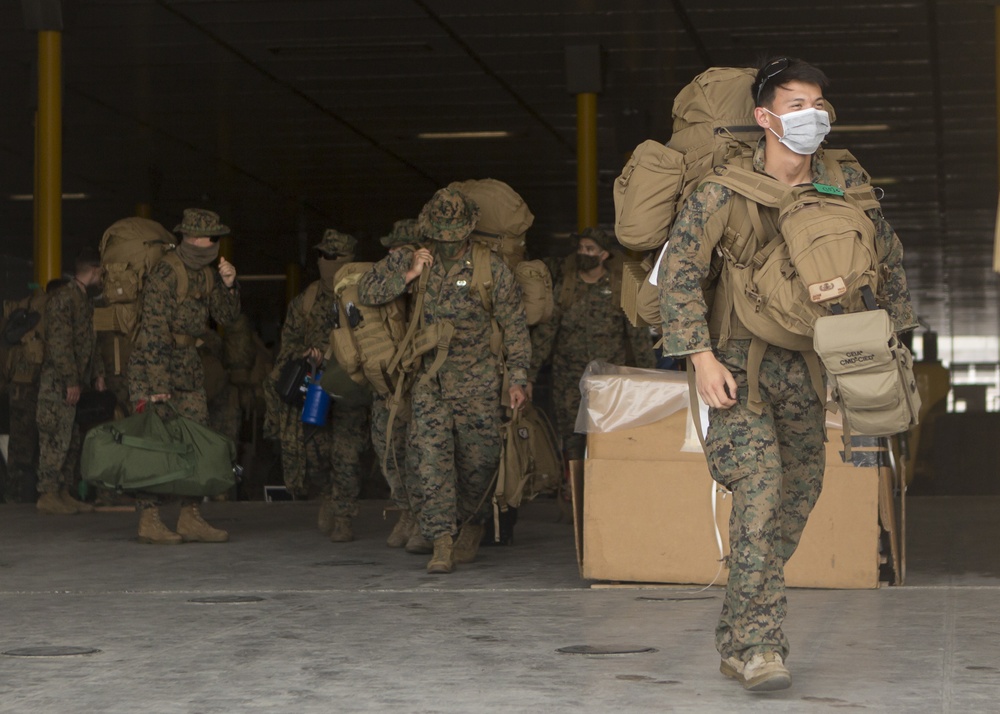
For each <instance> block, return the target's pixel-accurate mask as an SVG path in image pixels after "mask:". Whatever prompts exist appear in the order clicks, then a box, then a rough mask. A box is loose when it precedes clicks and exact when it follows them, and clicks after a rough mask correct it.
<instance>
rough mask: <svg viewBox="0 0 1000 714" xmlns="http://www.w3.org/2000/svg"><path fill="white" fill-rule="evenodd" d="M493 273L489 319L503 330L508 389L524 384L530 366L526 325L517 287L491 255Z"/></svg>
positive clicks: (502, 266) (509, 274)
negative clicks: (491, 312)
mask: <svg viewBox="0 0 1000 714" xmlns="http://www.w3.org/2000/svg"><path fill="white" fill-rule="evenodd" d="M490 262H491V263H492V266H491V267H492V272H493V285H494V287H493V317H494V319H495V320H496V321H497V324H498V325H500V329H501V330H503V342H504V352H505V353H506V362H507V372H508V374H509V375H510V383H511V385H512V386H522V387H523V386H524V385H526V384H527V383H528V368H529V367H530V366H531V339H530V338H529V337H528V323H527V320H526V318H525V316H524V303H523V302H522V301H521V287H520V286H519V285H518V284H517V281H516V280H515V279H514V273H512V272H511V271H510V268H508V267H507V266H506V265H505V264H504V262H503V261H502V260H500V258H498V257H497V256H495V255H493V254H491V255H490Z"/></svg>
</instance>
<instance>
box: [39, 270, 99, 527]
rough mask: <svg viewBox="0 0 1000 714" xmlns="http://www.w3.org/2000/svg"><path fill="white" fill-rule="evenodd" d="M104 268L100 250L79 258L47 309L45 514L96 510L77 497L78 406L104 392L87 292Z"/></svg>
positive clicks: (42, 408) (42, 444)
mask: <svg viewBox="0 0 1000 714" xmlns="http://www.w3.org/2000/svg"><path fill="white" fill-rule="evenodd" d="M102 274H103V270H102V268H101V260H100V257H99V256H98V254H97V252H96V251H93V252H90V253H88V252H86V251H85V252H84V253H81V255H80V256H79V257H78V258H77V260H76V274H75V276H74V278H73V280H72V281H70V283H69V284H67V285H64V286H62V287H61V288H58V289H56V290H55V291H54V292H53V293H52V294H51V295H49V299H48V302H47V304H46V306H45V338H44V342H45V358H44V360H43V361H42V370H41V374H40V376H39V379H38V406H37V409H36V420H37V424H38V502H37V504H36V508H37V509H38V511H39V512H40V513H47V514H62V515H65V514H71V513H83V512H89V511H93V510H94V507H93V506H91V505H90V504H87V503H83V502H81V501H78V500H77V499H75V498H73V496H71V495H70V492H69V490H70V489H71V488H72V487H73V486H74V485H75V484H74V482H75V478H76V466H77V462H78V461H79V458H80V448H81V445H82V443H81V440H80V428H79V426H77V423H76V405H77V402H78V401H79V400H80V394H81V392H82V391H83V390H85V389H87V388H89V387H91V386H93V387H95V388H96V389H98V390H99V391H104V365H103V363H102V361H101V358H100V355H99V354H98V353H97V337H96V334H95V332H94V307H93V305H92V304H91V302H90V299H89V297H88V296H87V289H88V288H93V287H98V286H99V285H100V282H101V276H102Z"/></svg>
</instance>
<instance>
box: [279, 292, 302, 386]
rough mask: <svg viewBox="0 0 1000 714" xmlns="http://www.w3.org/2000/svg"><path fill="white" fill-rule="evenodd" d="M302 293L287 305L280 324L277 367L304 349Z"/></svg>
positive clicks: (300, 354) (300, 353) (297, 355)
mask: <svg viewBox="0 0 1000 714" xmlns="http://www.w3.org/2000/svg"><path fill="white" fill-rule="evenodd" d="M302 296H303V293H299V294H298V295H296V296H295V298H294V299H293V300H292V302H291V303H289V305H288V311H287V313H286V314H285V323H284V324H283V325H282V326H281V347H280V348H279V349H278V356H277V358H276V359H275V362H274V363H275V365H276V366H278V367H279V368H280V367H281V366H282V365H284V364H285V363H286V362H288V360H289V359H293V358H296V357H301V356H302V353H303V352H305V351H306V344H305V340H306V321H305V315H304V314H303V312H302V302H303V297H302Z"/></svg>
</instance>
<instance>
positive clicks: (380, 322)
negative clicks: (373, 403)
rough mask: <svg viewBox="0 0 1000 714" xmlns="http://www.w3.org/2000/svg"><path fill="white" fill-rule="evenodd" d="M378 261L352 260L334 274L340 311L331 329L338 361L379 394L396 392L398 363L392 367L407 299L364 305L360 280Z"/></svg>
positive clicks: (331, 340) (354, 378)
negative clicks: (361, 297) (359, 295)
mask: <svg viewBox="0 0 1000 714" xmlns="http://www.w3.org/2000/svg"><path fill="white" fill-rule="evenodd" d="M373 265H374V263H360V262H359V263H348V264H347V265H345V266H343V267H341V268H340V269H339V270H338V271H337V273H336V275H334V277H333V284H334V288H333V292H334V295H335V296H336V298H337V303H338V305H339V311H340V314H339V315H338V322H337V326H336V327H334V328H333V330H332V331H331V332H330V349H331V350H332V351H333V356H334V357H335V358H336V360H337V363H338V364H339V365H340V366H341V367H342V368H343V369H344V371H345V372H346V373H347V375H348V376H349V377H350V378H351V379H352V380H353V381H354V382H356V383H357V384H361V385H363V384H370V385H371V387H372V389H374V390H375V391H376V392H377V393H378V394H380V395H382V396H388V395H390V394H392V393H393V392H394V391H395V388H396V380H397V379H398V376H399V375H398V365H399V363H398V362H397V363H396V365H395V367H393V368H392V369H390V367H391V365H392V363H393V357H394V356H395V354H396V351H397V350H398V348H399V346H400V344H401V343H402V340H403V336H404V335H405V333H406V298H405V296H400V297H398V298H396V299H395V300H393V301H392V302H389V303H386V304H385V305H378V306H373V307H368V306H363V305H361V302H360V300H359V298H358V282H360V280H361V278H362V276H363V275H364V274H365V273H367V272H368V271H369V270H370V269H371V268H372V266H373Z"/></svg>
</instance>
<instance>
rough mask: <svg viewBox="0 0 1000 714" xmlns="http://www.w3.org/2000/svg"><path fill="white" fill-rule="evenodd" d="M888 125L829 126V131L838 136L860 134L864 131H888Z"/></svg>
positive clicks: (835, 124)
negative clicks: (838, 134)
mask: <svg viewBox="0 0 1000 714" xmlns="http://www.w3.org/2000/svg"><path fill="white" fill-rule="evenodd" d="M890 128H891V127H890V126H889V125H888V124H837V123H834V124H831V125H830V130H831V131H835V132H838V133H840V134H855V133H857V134H860V133H863V132H866V131H889V129H890Z"/></svg>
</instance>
